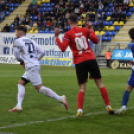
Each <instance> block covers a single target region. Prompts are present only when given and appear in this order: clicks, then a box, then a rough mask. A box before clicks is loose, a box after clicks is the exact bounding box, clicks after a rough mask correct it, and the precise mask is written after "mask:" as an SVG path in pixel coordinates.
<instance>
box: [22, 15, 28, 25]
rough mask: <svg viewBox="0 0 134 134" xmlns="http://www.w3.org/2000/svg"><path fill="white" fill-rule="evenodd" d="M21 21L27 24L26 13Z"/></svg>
mask: <svg viewBox="0 0 134 134" xmlns="http://www.w3.org/2000/svg"><path fill="white" fill-rule="evenodd" d="M22 23H23V25H27V23H28V18H27V16H26V15H24V19H23V21H22Z"/></svg>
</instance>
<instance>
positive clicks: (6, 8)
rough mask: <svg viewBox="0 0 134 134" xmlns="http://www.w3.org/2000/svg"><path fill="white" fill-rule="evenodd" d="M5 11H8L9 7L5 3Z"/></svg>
mask: <svg viewBox="0 0 134 134" xmlns="http://www.w3.org/2000/svg"><path fill="white" fill-rule="evenodd" d="M5 11H9V7H8V4H7V3H6V5H5Z"/></svg>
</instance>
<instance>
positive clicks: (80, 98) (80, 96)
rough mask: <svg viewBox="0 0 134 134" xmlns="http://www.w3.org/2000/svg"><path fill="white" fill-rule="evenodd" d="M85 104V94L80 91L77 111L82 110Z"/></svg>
mask: <svg viewBox="0 0 134 134" xmlns="http://www.w3.org/2000/svg"><path fill="white" fill-rule="evenodd" d="M83 102H84V93H83V92H81V91H80V92H79V93H78V96H77V109H82V107H83Z"/></svg>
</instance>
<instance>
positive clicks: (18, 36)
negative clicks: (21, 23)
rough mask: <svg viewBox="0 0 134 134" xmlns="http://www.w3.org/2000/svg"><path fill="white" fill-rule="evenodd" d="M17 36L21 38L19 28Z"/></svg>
mask: <svg viewBox="0 0 134 134" xmlns="http://www.w3.org/2000/svg"><path fill="white" fill-rule="evenodd" d="M16 37H17V38H20V31H19V30H17V32H16Z"/></svg>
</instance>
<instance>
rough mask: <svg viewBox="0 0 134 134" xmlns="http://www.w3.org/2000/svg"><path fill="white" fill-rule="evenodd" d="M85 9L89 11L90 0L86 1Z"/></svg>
mask: <svg viewBox="0 0 134 134" xmlns="http://www.w3.org/2000/svg"><path fill="white" fill-rule="evenodd" d="M84 9H85V12H88V9H89V4H88V2H87V1H86V3H85V5H84Z"/></svg>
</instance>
